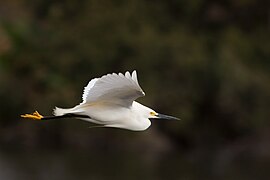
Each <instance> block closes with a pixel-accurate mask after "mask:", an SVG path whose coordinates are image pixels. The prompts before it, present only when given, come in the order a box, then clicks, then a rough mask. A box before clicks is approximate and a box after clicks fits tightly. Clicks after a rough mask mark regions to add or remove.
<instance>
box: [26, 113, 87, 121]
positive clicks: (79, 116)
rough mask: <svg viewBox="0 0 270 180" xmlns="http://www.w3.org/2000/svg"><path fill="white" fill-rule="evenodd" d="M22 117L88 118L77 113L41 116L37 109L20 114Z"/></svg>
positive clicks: (48, 118) (37, 118)
mask: <svg viewBox="0 0 270 180" xmlns="http://www.w3.org/2000/svg"><path fill="white" fill-rule="evenodd" d="M21 117H22V118H27V119H33V120H53V119H63V118H90V117H89V116H87V115H79V114H71V113H70V114H64V115H62V116H45V117H44V116H42V115H40V114H39V113H38V112H37V111H35V112H34V113H33V114H24V115H21Z"/></svg>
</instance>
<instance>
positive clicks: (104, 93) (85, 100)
mask: <svg viewBox="0 0 270 180" xmlns="http://www.w3.org/2000/svg"><path fill="white" fill-rule="evenodd" d="M144 95H145V93H144V92H143V90H142V88H141V87H140V85H139V83H138V80H137V73H136V71H135V70H134V71H133V72H132V75H131V74H130V73H129V72H128V71H127V72H126V73H125V75H124V74H122V73H119V74H116V73H112V74H107V75H104V76H102V77H101V78H94V79H92V80H91V81H90V82H89V83H88V85H87V86H86V87H85V88H84V91H83V95H82V103H80V104H79V105H77V106H75V107H73V108H69V109H63V108H58V107H56V108H55V109H54V112H53V114H54V116H45V117H44V116H42V115H40V114H39V113H38V112H37V111H36V112H34V113H33V114H25V115H21V117H23V118H30V119H35V120H49V119H58V118H67V117H75V118H79V119H82V120H85V121H89V122H92V123H96V124H99V125H100V126H102V127H114V128H122V129H128V130H133V131H143V130H146V129H147V128H148V127H149V126H150V125H151V121H150V120H149V119H155V118H161V119H173V120H179V119H178V118H176V117H173V116H167V115H163V114H160V113H157V112H155V111H154V110H152V109H150V108H149V107H146V106H144V105H142V104H140V103H138V102H136V101H135V100H136V99H137V98H139V97H142V96H144Z"/></svg>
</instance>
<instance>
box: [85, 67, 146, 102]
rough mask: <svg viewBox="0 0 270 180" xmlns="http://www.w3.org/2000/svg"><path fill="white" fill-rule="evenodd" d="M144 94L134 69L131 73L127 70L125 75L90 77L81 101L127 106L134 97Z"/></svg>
mask: <svg viewBox="0 0 270 180" xmlns="http://www.w3.org/2000/svg"><path fill="white" fill-rule="evenodd" d="M144 95H145V94H144V92H143V90H142V89H141V87H140V85H139V83H138V79H137V73H136V71H133V72H132V75H131V74H130V73H129V72H128V71H127V72H126V73H125V75H123V74H122V73H119V74H116V73H113V74H107V75H104V76H102V77H101V78H95V79H92V80H91V81H90V82H89V83H88V85H87V86H86V87H85V88H84V93H83V97H82V98H83V102H82V103H93V102H98V101H102V102H112V103H117V104H121V105H123V106H126V107H129V106H131V104H132V102H133V101H134V100H135V99H137V98H139V97H141V96H144Z"/></svg>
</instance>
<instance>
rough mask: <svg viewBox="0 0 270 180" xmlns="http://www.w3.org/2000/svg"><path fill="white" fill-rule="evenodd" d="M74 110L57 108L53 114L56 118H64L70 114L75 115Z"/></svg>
mask: <svg viewBox="0 0 270 180" xmlns="http://www.w3.org/2000/svg"><path fill="white" fill-rule="evenodd" d="M73 112H74V109H73V108H70V109H63V108H59V107H55V108H54V110H53V114H54V115H55V116H63V115H65V114H69V113H73Z"/></svg>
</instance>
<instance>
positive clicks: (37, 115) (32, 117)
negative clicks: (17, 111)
mask: <svg viewBox="0 0 270 180" xmlns="http://www.w3.org/2000/svg"><path fill="white" fill-rule="evenodd" d="M21 117H22V118H28V119H33V120H41V119H42V118H43V116H42V115H40V114H39V113H38V112H37V111H35V112H34V113H33V114H25V115H21Z"/></svg>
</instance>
